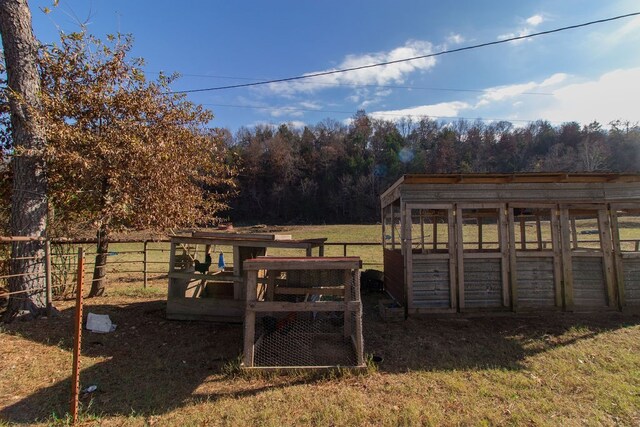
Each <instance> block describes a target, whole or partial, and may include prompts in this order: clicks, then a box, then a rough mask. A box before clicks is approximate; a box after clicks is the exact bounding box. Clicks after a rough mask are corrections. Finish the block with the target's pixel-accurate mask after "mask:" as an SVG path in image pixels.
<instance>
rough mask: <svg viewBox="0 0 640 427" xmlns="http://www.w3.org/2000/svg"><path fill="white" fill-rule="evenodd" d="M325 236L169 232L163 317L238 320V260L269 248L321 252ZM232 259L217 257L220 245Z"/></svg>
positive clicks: (241, 279)
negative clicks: (310, 237)
mask: <svg viewBox="0 0 640 427" xmlns="http://www.w3.org/2000/svg"><path fill="white" fill-rule="evenodd" d="M325 241H326V239H325V238H318V239H305V240H294V239H291V236H289V235H284V236H283V235H277V234H268V233H262V234H257V233H256V234H242V233H228V232H194V233H193V234H192V235H191V236H172V237H171V252H170V259H169V274H168V276H169V289H168V293H167V318H168V319H175V320H210V321H228V322H237V323H241V322H242V320H243V317H244V302H245V299H244V295H245V292H244V271H243V268H242V263H243V261H245V260H247V259H250V258H255V257H257V256H263V255H266V254H267V250H269V249H286V250H294V251H302V252H303V253H304V254H305V255H307V256H311V255H312V254H313V252H314V251H316V252H317V254H318V256H320V257H321V256H323V255H324V242H325ZM223 247H224V248H231V254H232V257H231V259H227V260H225V262H222V263H221V262H220V261H221V260H220V258H219V250H220V248H223Z"/></svg>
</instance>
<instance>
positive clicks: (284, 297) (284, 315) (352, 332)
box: [253, 270, 362, 367]
mask: <svg viewBox="0 0 640 427" xmlns="http://www.w3.org/2000/svg"><path fill="white" fill-rule="evenodd" d="M356 274H357V272H356ZM276 282H277V283H278V285H277V286H276V287H275V292H274V293H273V300H272V301H274V302H278V301H282V302H290V303H300V302H319V303H321V302H325V301H327V302H345V298H344V296H343V295H330V294H326V295H317V294H315V293H310V294H302V295H290V294H282V293H279V292H278V287H280V288H282V287H287V288H296V289H304V288H318V287H330V288H332V289H333V290H334V291H335V290H336V289H340V288H341V289H345V288H346V286H345V285H346V284H347V283H348V284H349V285H350V288H351V291H350V293H349V297H350V298H349V300H350V301H355V302H360V292H359V289H357V288H356V283H355V280H354V272H353V271H350V270H295V271H287V272H281V273H280V274H279V275H278V276H277V277H276ZM328 293H331V292H328ZM334 293H335V292H334ZM267 298H269V297H267ZM259 305H260V301H258V302H257V306H258V307H259ZM256 314H257V315H256V318H255V319H256V320H255V339H254V347H253V352H254V353H253V363H254V364H253V367H287V366H308V367H314V366H357V365H359V361H361V360H362V355H358V354H357V352H356V351H357V350H356V346H355V342H356V340H360V342H362V336H361V331H362V326H361V325H362V319H361V309H360V310H358V311H355V312H354V311H347V309H346V305H345V310H344V311H306V310H303V309H301V310H294V311H288V312H266V313H265V312H258V313H256ZM345 315H346V316H347V325H346V327H345ZM360 348H362V346H361V345H360ZM359 356H360V357H359Z"/></svg>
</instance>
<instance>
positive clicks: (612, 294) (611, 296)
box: [598, 209, 618, 308]
mask: <svg viewBox="0 0 640 427" xmlns="http://www.w3.org/2000/svg"><path fill="white" fill-rule="evenodd" d="M598 231H599V233H600V245H601V248H602V256H603V258H602V267H603V269H604V279H605V285H606V287H607V305H608V306H609V307H611V308H613V307H617V306H618V301H617V296H616V291H615V272H614V269H615V267H614V260H613V239H612V237H611V223H610V221H609V214H608V212H607V211H606V210H605V209H599V210H598Z"/></svg>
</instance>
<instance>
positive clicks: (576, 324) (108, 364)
mask: <svg viewBox="0 0 640 427" xmlns="http://www.w3.org/2000/svg"><path fill="white" fill-rule="evenodd" d="M381 296H382V295H381V294H379V295H378V294H369V295H366V297H365V298H364V307H365V316H364V331H365V337H364V338H365V349H366V352H367V353H369V354H375V355H379V356H381V357H382V358H383V359H384V360H383V362H382V363H381V364H380V366H379V370H380V371H382V372H388V373H396V372H404V371H407V370H429V371H431V370H477V369H487V368H501V369H510V370H517V369H521V368H522V366H523V361H524V360H525V359H526V358H527V357H528V356H531V355H535V354H537V353H540V352H544V351H547V350H550V349H553V348H558V347H561V346H565V345H569V344H572V343H574V342H576V341H578V340H583V339H588V338H591V337H594V336H596V335H598V334H600V333H602V332H606V331H610V330H614V329H618V328H623V327H627V326H632V325H638V324H640V318H638V317H637V316H636V317H630V316H623V315H622V314H620V313H602V314H595V315H578V314H568V313H554V314H549V315H538V316H513V315H507V316H492V317H488V316H482V317H475V318H460V317H440V318H411V319H409V320H407V321H404V322H400V323H384V322H383V321H382V320H381V319H380V317H379V315H378V313H377V306H376V304H377V300H378V298H379V297H381ZM106 302H109V301H106ZM111 302H113V301H111ZM102 303H103V300H100V299H95V300H90V301H89V305H88V306H87V307H86V308H85V313H87V312H89V311H91V312H95V313H100V314H109V315H110V317H111V319H112V320H113V322H114V323H116V324H117V325H118V328H117V329H116V331H115V332H113V333H110V334H104V335H102V334H93V333H90V332H86V331H85V332H84V334H83V342H82V355H83V356H84V357H85V358H86V357H95V358H104V360H102V361H99V362H97V363H95V364H94V365H93V366H90V367H88V368H85V369H83V370H82V371H81V385H82V387H87V386H89V385H92V384H95V385H96V386H97V387H98V389H97V391H96V392H94V393H92V394H91V395H90V396H85V398H84V399H83V403H84V413H85V415H97V416H118V415H122V416H127V415H130V414H132V413H134V414H138V415H144V416H150V415H161V414H163V413H167V412H170V411H172V410H173V409H176V408H179V407H181V406H184V405H186V404H189V403H190V402H194V401H201V400H206V401H216V400H219V399H221V398H242V397H246V396H252V395H256V394H260V393H263V392H265V391H268V390H270V389H275V388H283V387H289V386H292V385H296V384H300V383H309V382H313V381H315V380H317V379H318V378H317V377H314V376H302V375H290V376H281V377H277V378H267V379H264V378H263V379H260V378H258V379H252V378H246V377H240V378H238V379H234V375H235V373H234V372H235V370H234V367H237V360H238V355H239V354H240V352H241V351H242V325H231V324H219V323H207V322H177V321H167V320H166V319H165V318H164V308H165V304H164V302H163V301H145V302H135V303H130V302H127V303H123V304H118V303H116V302H113V304H102ZM72 318H73V309H72V308H68V309H66V310H63V311H62V313H61V316H60V317H59V318H56V319H49V320H43V321H40V320H39V321H36V322H26V323H22V322H15V323H14V324H11V325H7V326H6V328H5V329H6V332H7V333H14V334H16V335H20V336H21V337H24V338H26V339H29V340H33V341H35V342H38V343H43V344H47V345H51V346H58V347H61V348H64V349H66V350H70V349H71V345H72V333H71V331H72ZM85 360H86V359H85ZM85 363H87V362H86V361H85ZM70 368H71V367H70V366H69V370H70ZM70 387H71V386H70V379H66V380H64V381H61V382H58V383H56V384H54V385H52V386H50V387H47V388H44V389H41V390H39V391H37V392H35V393H33V394H31V395H30V396H28V397H26V398H24V399H22V400H21V401H18V402H16V403H14V404H12V405H10V406H8V407H6V408H5V409H3V410H1V411H0V419H4V420H6V421H8V422H14V423H31V422H34V421H36V420H47V419H51V417H52V414H56V415H57V416H58V417H62V416H64V414H65V413H66V412H67V411H68V402H69V391H70Z"/></svg>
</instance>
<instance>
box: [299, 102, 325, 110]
mask: <svg viewBox="0 0 640 427" xmlns="http://www.w3.org/2000/svg"><path fill="white" fill-rule="evenodd" d="M299 104H300V106H301V107H302V108H306V109H308V110H319V109H320V108H322V106H321V105H320V104H318V103H317V102H311V101H300V103H299Z"/></svg>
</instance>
